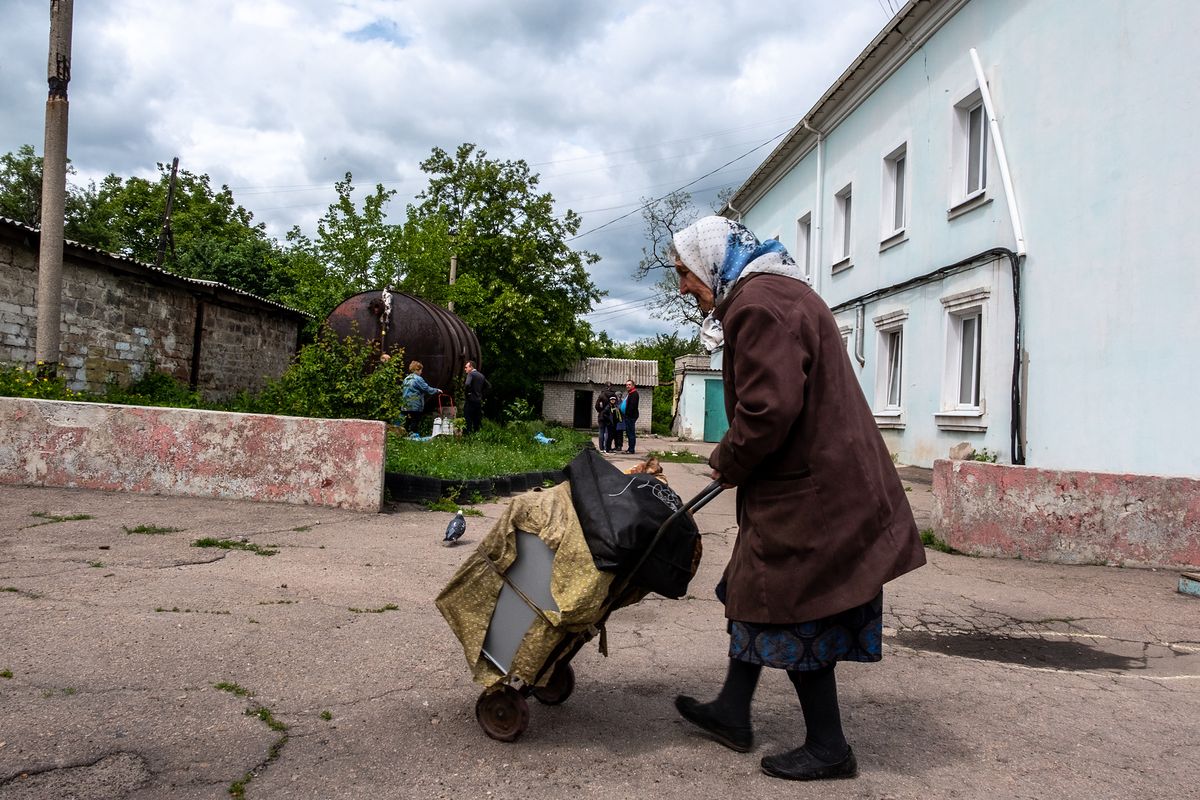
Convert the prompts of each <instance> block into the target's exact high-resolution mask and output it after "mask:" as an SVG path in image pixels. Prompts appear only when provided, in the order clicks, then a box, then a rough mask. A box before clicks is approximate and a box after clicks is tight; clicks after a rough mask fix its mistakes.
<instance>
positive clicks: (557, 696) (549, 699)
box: [533, 664, 575, 706]
mask: <svg viewBox="0 0 1200 800" xmlns="http://www.w3.org/2000/svg"><path fill="white" fill-rule="evenodd" d="M573 691H575V670H573V669H571V665H570V664H559V665H558V666H557V667H555V668H554V672H553V673H551V675H550V680H549V682H547V683H546V685H545V686H535V687H533V696H534V697H536V698H537V699H538V702H540V703H543V704H545V705H548V706H556V705H558V704H559V703H565V702H567V698H568V697H570V696H571V692H573Z"/></svg>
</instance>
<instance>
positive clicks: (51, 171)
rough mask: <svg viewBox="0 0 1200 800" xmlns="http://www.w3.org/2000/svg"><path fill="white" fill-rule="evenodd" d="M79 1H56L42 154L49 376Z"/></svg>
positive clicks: (40, 335) (40, 349)
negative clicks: (73, 38) (74, 17)
mask: <svg viewBox="0 0 1200 800" xmlns="http://www.w3.org/2000/svg"><path fill="white" fill-rule="evenodd" d="M73 13H74V0H50V51H49V58H48V63H47V70H46V75H47V83H48V84H49V86H50V93H49V95H48V96H47V98H46V141H45V148H44V151H43V155H42V219H41V236H40V244H39V247H38V289H37V342H36V345H35V347H34V354H35V357H36V358H37V361H38V370H39V371H40V372H42V373H43V374H49V375H54V374H57V372H58V361H59V358H60V356H61V352H60V351H61V349H62V331H61V330H60V327H61V325H62V283H63V277H62V270H63V265H62V254H63V222H64V219H63V218H64V207H65V204H66V194H67V111H68V106H67V84H68V83H69V82H70V80H71V18H72V15H73Z"/></svg>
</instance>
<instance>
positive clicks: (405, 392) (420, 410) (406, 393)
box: [380, 353, 441, 434]
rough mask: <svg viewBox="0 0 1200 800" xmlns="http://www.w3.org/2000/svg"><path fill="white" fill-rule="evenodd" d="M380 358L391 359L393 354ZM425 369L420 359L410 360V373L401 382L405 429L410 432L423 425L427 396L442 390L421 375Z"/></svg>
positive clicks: (414, 431)
mask: <svg viewBox="0 0 1200 800" xmlns="http://www.w3.org/2000/svg"><path fill="white" fill-rule="evenodd" d="M380 360H381V361H390V360H391V356H389V355H388V354H387V353H384V354H383V355H382V356H380ZM424 369H425V367H424V365H423V364H422V363H421V362H420V361H410V362H409V363H408V374H407V375H405V376H404V382H403V383H401V384H400V401H401V403H402V404H403V405H404V429H405V430H406V431H408V432H409V433H410V434H411V433H419V432H420V431H418V430H417V429H418V428H419V427H420V425H421V417H422V416H424V414H425V397H426V396H427V395H436V394H437V393H438V392H440V391H441V389H435V388H434V387H432V386H430V385H429V384H428V383H427V382H426V381H425V379H424V378H423V377H421V372H422V370H424Z"/></svg>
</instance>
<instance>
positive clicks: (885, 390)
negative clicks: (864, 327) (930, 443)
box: [872, 309, 908, 428]
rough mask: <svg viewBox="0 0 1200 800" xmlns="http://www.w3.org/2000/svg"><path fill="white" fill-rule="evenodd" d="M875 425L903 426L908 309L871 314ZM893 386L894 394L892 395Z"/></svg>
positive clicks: (885, 426) (887, 426) (882, 426)
mask: <svg viewBox="0 0 1200 800" xmlns="http://www.w3.org/2000/svg"><path fill="white" fill-rule="evenodd" d="M872 321H873V322H874V323H875V331H876V345H875V355H876V358H875V411H874V413H875V424H876V425H878V426H879V427H881V428H903V427H904V369H905V363H904V362H905V359H904V349H905V339H906V338H907V337H906V336H905V335H904V329H905V323H906V322H907V321H908V311H907V310H906V309H900V310H897V311H890V312H888V313H885V314H881V315H879V316H877V317H874V318H873V319H872ZM893 388H895V396H893V391H892V390H893Z"/></svg>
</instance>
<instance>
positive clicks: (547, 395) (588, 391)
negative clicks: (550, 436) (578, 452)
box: [542, 358, 658, 432]
mask: <svg viewBox="0 0 1200 800" xmlns="http://www.w3.org/2000/svg"><path fill="white" fill-rule="evenodd" d="M630 379H632V380H633V382H634V383H635V384H636V385H637V387H638V394H640V395H641V400H640V402H639V405H638V411H639V413H638V420H637V429H638V430H639V431H647V432H649V430H650V418H651V416H653V414H652V413H651V411H652V407H653V404H654V401H653V394H654V387H655V386H657V385H658V362H657V361H648V360H640V359H634V358H585V359H584V360H583V361H580V362H579V363H578V364H576V365H575V366H574V367H572V368H571V369H569V370H567V371H566V372H563V373H560V374H558V375H555V376H553V377H550V378H544V379H543V381H542V417H543V418H544V419H545V420H546V421H547V422H557V423H559V424H560V425H566V426H568V427H572V428H592V429H594V428H596V410H595V408H593V404H594V403H595V402H596V396H597V395H598V394H599V393H600V392H601V391H603V390H604V389H605V388H606V387H609V386H611V387H612V388H613V389H615V390H616V391H618V392H619V393H620V394H621V395H622V396H624V394H625V381H627V380H630Z"/></svg>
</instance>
